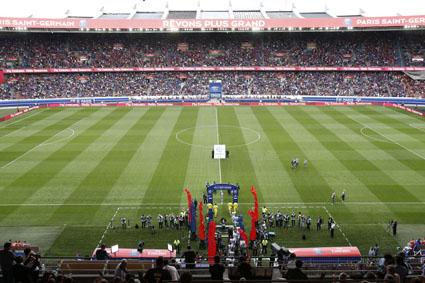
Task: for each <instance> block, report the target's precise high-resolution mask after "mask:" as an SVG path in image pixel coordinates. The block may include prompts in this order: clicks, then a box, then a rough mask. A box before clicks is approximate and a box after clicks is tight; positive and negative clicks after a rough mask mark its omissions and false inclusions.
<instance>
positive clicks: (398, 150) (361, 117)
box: [343, 107, 425, 172]
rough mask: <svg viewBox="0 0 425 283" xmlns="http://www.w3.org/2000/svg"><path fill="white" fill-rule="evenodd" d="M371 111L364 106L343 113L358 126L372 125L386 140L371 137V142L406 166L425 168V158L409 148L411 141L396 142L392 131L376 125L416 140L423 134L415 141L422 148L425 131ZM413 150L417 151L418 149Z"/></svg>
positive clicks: (417, 169)
mask: <svg viewBox="0 0 425 283" xmlns="http://www.w3.org/2000/svg"><path fill="white" fill-rule="evenodd" d="M369 113H370V112H369V111H368V110H366V109H365V108H363V107H362V108H354V109H350V110H349V111H344V113H343V115H344V118H345V119H347V120H348V121H350V122H352V123H353V124H357V126H358V127H361V128H364V127H370V128H369V129H370V130H371V131H373V132H375V133H376V134H377V135H378V137H381V138H382V140H383V141H384V142H380V141H379V139H370V142H371V143H373V144H374V145H375V146H377V147H379V148H383V149H385V152H386V153H388V154H390V155H391V156H393V157H394V158H395V159H396V160H398V161H399V162H400V163H402V164H404V165H405V166H406V167H408V168H410V169H412V170H414V171H418V172H419V171H421V170H423V169H424V168H425V159H424V158H421V157H420V156H419V154H420V153H419V152H418V154H414V153H412V152H411V151H409V150H408V149H409V145H410V144H412V142H411V141H406V142H403V141H399V142H398V143H399V144H397V143H394V142H392V140H394V139H393V138H391V134H390V133H388V132H385V133H384V132H383V131H382V130H380V129H376V128H375V126H378V127H382V126H383V125H384V126H385V127H388V128H390V129H391V132H394V131H393V130H392V129H395V130H396V131H399V132H402V133H403V134H402V136H405V135H407V136H408V137H410V138H412V136H413V137H414V138H415V139H416V140H420V138H419V136H421V138H422V139H423V140H422V141H420V142H419V141H414V142H413V144H415V145H416V148H421V149H423V148H425V142H424V141H425V132H422V133H418V131H419V130H418V129H415V128H413V127H410V128H411V129H408V128H407V127H409V126H406V125H404V124H403V123H397V122H395V121H393V120H395V119H389V118H388V119H386V118H377V116H378V115H370V114H369ZM381 115H382V114H381ZM382 116H385V115H382ZM393 125H394V126H393ZM387 136H388V138H387ZM422 145H423V146H422ZM406 148H407V149H406ZM411 150H412V151H414V152H416V149H411ZM423 156H425V155H423ZM407 157H408V158H407Z"/></svg>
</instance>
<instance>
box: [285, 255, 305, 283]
mask: <svg viewBox="0 0 425 283" xmlns="http://www.w3.org/2000/svg"><path fill="white" fill-rule="evenodd" d="M302 266H303V262H302V261H301V260H299V259H297V260H296V261H295V268H290V269H288V271H287V272H286V274H285V278H286V279H287V280H288V281H290V282H291V281H294V282H295V281H306V280H308V277H307V275H305V274H304V272H303V271H302V270H301V268H302Z"/></svg>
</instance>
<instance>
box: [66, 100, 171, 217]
mask: <svg viewBox="0 0 425 283" xmlns="http://www.w3.org/2000/svg"><path fill="white" fill-rule="evenodd" d="M131 111H139V109H137V108H136V109H132V110H131ZM163 111H164V109H163V108H149V109H148V110H147V111H146V112H144V113H143V114H142V115H141V116H140V117H139V118H138V120H137V121H131V122H129V123H130V124H132V126H131V127H130V128H129V129H128V130H126V131H125V132H124V133H123V135H122V136H121V138H120V139H119V140H118V142H117V143H115V145H114V146H113V147H112V148H111V149H110V150H109V151H108V153H107V154H106V155H105V156H104V157H103V158H102V160H101V161H100V162H99V163H98V165H97V166H96V167H95V168H94V169H93V170H92V171H91V172H90V173H89V174H88V175H87V176H86V177H85V178H84V180H83V181H82V182H81V183H80V185H79V186H78V187H77V188H76V189H75V190H74V191H73V192H72V194H71V195H70V196H69V197H68V198H67V199H66V201H65V203H72V202H82V203H85V202H99V203H102V202H103V200H104V199H105V198H106V196H107V195H108V193H109V192H110V190H111V189H112V187H113V186H114V184H115V182H116V181H117V180H118V178H119V177H120V175H121V174H122V172H123V171H124V169H125V168H126V167H127V164H128V163H129V162H130V160H131V158H132V157H133V155H134V153H135V152H136V151H137V149H138V148H139V146H140V144H141V143H143V141H144V139H145V138H146V136H147V135H148V134H149V131H150V129H151V128H152V127H153V125H154V124H155V123H156V121H157V120H158V118H159V117H160V116H161V114H162V113H163ZM125 117H126V116H124V115H123V116H122V117H121V119H125ZM117 120H118V121H119V120H120V119H117ZM93 216H94V215H90V217H93Z"/></svg>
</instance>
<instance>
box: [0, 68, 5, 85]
mask: <svg viewBox="0 0 425 283" xmlns="http://www.w3.org/2000/svg"><path fill="white" fill-rule="evenodd" d="M3 83H4V72H3V70H0V85H1V84H3Z"/></svg>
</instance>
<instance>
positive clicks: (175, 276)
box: [164, 259, 180, 281]
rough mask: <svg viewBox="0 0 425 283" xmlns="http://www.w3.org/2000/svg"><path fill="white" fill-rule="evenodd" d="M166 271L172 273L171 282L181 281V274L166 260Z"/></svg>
mask: <svg viewBox="0 0 425 283" xmlns="http://www.w3.org/2000/svg"><path fill="white" fill-rule="evenodd" d="M164 269H165V270H167V271H168V272H169V273H170V275H171V280H173V281H179V279H180V275H179V272H178V271H177V268H176V267H174V266H173V265H170V264H169V263H168V260H167V259H165V260H164Z"/></svg>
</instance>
